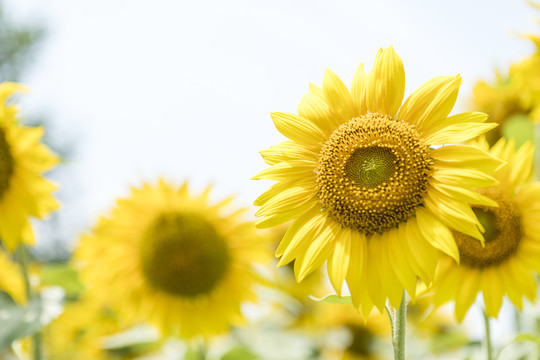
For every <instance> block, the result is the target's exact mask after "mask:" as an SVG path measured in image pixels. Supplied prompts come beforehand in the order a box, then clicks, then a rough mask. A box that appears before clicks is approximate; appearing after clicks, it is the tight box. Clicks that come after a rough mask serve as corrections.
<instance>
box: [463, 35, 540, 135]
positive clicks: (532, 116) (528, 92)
mask: <svg viewBox="0 0 540 360" xmlns="http://www.w3.org/2000/svg"><path fill="white" fill-rule="evenodd" d="M525 37H526V38H527V39H529V40H531V41H532V42H533V43H534V44H535V46H536V51H535V52H534V53H533V54H531V55H530V56H528V57H527V58H525V59H523V60H521V61H517V62H515V63H513V64H512V65H511V66H510V67H509V69H508V70H507V71H504V72H503V71H496V72H495V79H494V81H491V82H487V81H485V80H480V81H478V82H477V83H476V85H475V86H474V88H473V97H472V106H473V107H474V108H475V109H479V110H480V111H484V112H486V113H487V114H489V120H488V121H490V122H494V123H497V124H499V125H501V126H499V127H497V128H495V129H493V130H491V131H489V132H488V133H486V134H485V135H486V137H487V140H488V142H489V144H491V145H493V144H494V143H495V142H497V140H498V139H499V138H501V137H502V136H506V137H508V136H509V135H508V134H510V133H511V132H512V128H511V124H512V122H515V123H517V122H518V121H519V122H524V123H525V124H533V123H538V122H540V37H538V36H536V35H527V36H525ZM523 126H524V124H523V125H521V127H523ZM529 126H532V125H529Z"/></svg>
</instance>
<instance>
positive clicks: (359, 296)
mask: <svg viewBox="0 0 540 360" xmlns="http://www.w3.org/2000/svg"><path fill="white" fill-rule="evenodd" d="M346 231H349V232H350V234H349V236H350V237H351V245H350V246H351V252H350V256H351V258H350V261H349V269H348V271H347V276H346V279H347V284H348V285H349V291H350V292H351V298H352V301H353V304H354V306H355V307H359V306H360V305H361V304H362V303H363V301H364V300H365V298H366V286H365V284H364V281H363V279H364V278H365V272H366V270H365V268H366V262H367V243H366V237H365V235H364V234H360V233H359V232H358V231H352V230H346ZM372 306H373V304H372Z"/></svg>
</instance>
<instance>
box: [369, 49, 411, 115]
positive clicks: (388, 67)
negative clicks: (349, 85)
mask: <svg viewBox="0 0 540 360" xmlns="http://www.w3.org/2000/svg"><path fill="white" fill-rule="evenodd" d="M404 94H405V70H404V68H403V62H402V61H401V59H400V57H399V56H398V55H397V54H396V52H395V51H394V48H393V47H391V46H390V47H388V48H386V49H384V50H382V49H380V50H379V52H378V53H377V56H376V57H375V62H374V63H373V67H372V68H371V71H370V72H369V75H368V84H367V93H366V96H367V106H368V110H369V111H370V112H375V113H379V114H385V115H389V116H391V117H393V116H394V115H395V114H396V113H397V111H398V109H399V107H400V106H401V103H402V102H403V95H404Z"/></svg>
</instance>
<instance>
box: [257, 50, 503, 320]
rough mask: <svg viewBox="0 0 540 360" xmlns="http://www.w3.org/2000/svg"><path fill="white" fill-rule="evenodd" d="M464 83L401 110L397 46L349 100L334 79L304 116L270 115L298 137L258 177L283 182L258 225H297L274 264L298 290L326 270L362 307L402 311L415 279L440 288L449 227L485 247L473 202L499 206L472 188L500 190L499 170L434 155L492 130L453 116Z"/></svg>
mask: <svg viewBox="0 0 540 360" xmlns="http://www.w3.org/2000/svg"><path fill="white" fill-rule="evenodd" d="M460 84H461V78H460V76H459V75H456V76H441V77H437V78H434V79H432V80H430V81H428V82H426V83H425V84H423V85H422V86H421V87H420V88H419V89H418V90H416V91H415V92H414V93H413V94H411V95H410V96H409V98H408V99H407V100H406V101H405V103H404V104H403V105H401V103H402V100H403V95H404V92H405V73H404V69H403V64H402V62H401V59H400V58H399V56H398V55H397V54H396V53H395V52H394V49H393V48H392V47H389V48H386V49H385V50H382V49H381V50H379V52H378V53H377V57H376V59H375V63H374V65H373V67H372V69H371V71H370V72H369V74H366V73H365V72H364V67H363V64H360V66H359V68H358V70H357V71H356V74H355V75H354V78H353V81H352V86H351V90H350V91H349V90H348V89H347V87H346V86H345V84H344V83H343V82H342V81H341V80H340V79H339V78H338V77H337V76H336V75H335V74H334V73H333V72H332V71H330V70H326V72H325V75H324V79H323V86H322V88H319V87H317V86H314V85H310V90H311V92H310V94H307V95H305V96H304V97H303V98H302V100H301V101H300V104H299V106H298V113H299V115H295V114H289V113H272V114H271V116H272V119H273V120H274V124H275V126H276V128H277V129H278V131H280V132H281V133H282V134H283V135H285V136H286V137H288V138H289V139H291V140H289V141H284V142H282V143H280V144H278V145H275V146H272V147H270V148H269V149H267V150H264V151H262V152H261V155H262V157H263V159H264V160H265V162H266V163H268V164H269V165H271V167H270V168H268V169H265V170H263V171H261V172H260V173H258V174H257V175H256V176H254V179H269V180H277V181H278V182H277V183H276V184H274V185H273V186H272V187H271V188H270V189H269V190H267V191H266V192H265V193H263V194H262V195H261V196H260V197H259V198H257V199H256V200H255V205H258V206H261V208H260V209H259V210H258V211H257V213H256V215H257V216H263V218H262V219H260V220H259V221H258V222H257V226H258V227H262V228H265V227H272V226H275V225H278V224H281V223H283V222H286V221H289V220H293V221H292V223H291V226H290V227H289V229H288V230H287V232H286V233H285V235H284V237H283V239H282V241H281V243H280V245H279V247H278V249H277V251H276V255H277V256H280V257H281V259H280V261H279V263H278V265H284V264H287V263H289V262H291V261H292V260H295V264H294V268H295V273H296V276H297V280H298V281H300V280H302V279H303V278H305V277H306V276H307V275H308V274H309V273H311V272H312V271H313V270H314V269H316V268H318V267H319V266H320V265H322V264H323V263H324V262H325V261H326V260H328V273H329V276H330V280H331V282H332V285H333V287H334V289H335V290H336V292H337V293H338V294H341V288H342V283H343V281H344V280H346V281H347V283H348V285H349V289H350V292H351V295H352V300H353V303H354V305H355V306H357V307H359V306H361V307H362V310H363V311H364V314H365V315H366V316H367V314H369V313H370V311H371V308H372V307H373V305H375V306H377V307H378V308H379V310H381V311H383V309H384V306H385V302H386V299H387V298H388V299H389V300H390V302H391V304H392V305H393V306H395V307H399V304H400V302H401V297H402V294H403V289H406V290H407V291H408V293H409V294H410V295H411V296H414V293H415V288H416V281H417V276H419V277H420V278H421V279H423V280H424V281H426V282H427V283H430V282H431V281H432V278H433V275H434V273H435V266H436V261H437V249H439V250H441V251H442V252H444V253H446V254H448V255H450V256H452V257H453V258H455V259H456V260H458V258H459V255H458V250H457V246H456V243H455V241H454V238H453V235H452V232H451V231H450V229H449V227H451V228H453V229H456V230H459V231H462V232H464V233H466V234H468V235H470V236H472V237H474V238H476V239H478V242H479V243H480V242H481V241H483V237H482V233H481V230H480V229H479V227H480V225H479V223H478V221H477V219H476V216H475V214H474V213H473V211H472V210H471V208H470V206H469V205H468V204H469V203H475V204H480V205H492V204H493V201H492V200H491V199H489V198H487V197H485V196H483V195H480V194H478V193H477V192H476V191H474V190H472V189H473V188H477V187H485V186H491V185H494V184H496V181H495V179H493V178H492V177H490V176H489V175H486V173H484V172H483V171H493V170H494V169H496V168H497V167H499V166H500V164H501V162H500V161H499V160H498V159H496V158H494V157H493V156H491V155H489V154H487V153H485V152H483V151H481V150H479V149H476V148H474V147H469V146H461V145H453V146H445V147H441V148H438V149H433V148H432V147H431V145H443V144H448V143H458V142H461V141H464V140H467V139H470V138H473V137H475V136H478V135H479V134H481V133H483V132H485V131H487V130H490V129H492V128H494V127H495V126H496V124H484V123H483V122H484V121H485V120H486V118H487V115H485V114H482V113H463V114H458V115H454V116H451V117H448V114H449V113H450V111H451V109H452V107H453V106H454V103H455V101H456V98H457V94H458V90H459V86H460Z"/></svg>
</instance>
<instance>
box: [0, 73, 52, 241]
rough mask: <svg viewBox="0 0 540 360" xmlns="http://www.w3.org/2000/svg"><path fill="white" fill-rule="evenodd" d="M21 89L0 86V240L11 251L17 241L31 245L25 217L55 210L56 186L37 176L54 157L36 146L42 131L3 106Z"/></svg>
mask: <svg viewBox="0 0 540 360" xmlns="http://www.w3.org/2000/svg"><path fill="white" fill-rule="evenodd" d="M24 90H25V89H24V87H22V86H21V85H18V84H15V83H10V82H4V83H1V84H0V239H1V241H2V242H3V244H4V245H5V246H6V247H7V248H8V249H9V250H11V251H13V250H15V248H16V247H17V245H18V244H19V243H21V242H24V243H26V244H29V245H33V243H34V235H33V232H32V228H31V226H30V222H29V221H28V217H29V216H34V217H36V218H43V217H44V216H46V215H47V214H48V213H49V212H51V211H52V210H55V209H57V208H58V203H57V202H56V200H55V199H54V198H53V196H52V192H53V191H54V190H56V186H55V185H53V184H51V183H50V182H48V181H47V180H45V179H44V178H43V177H42V176H41V174H42V173H43V172H45V171H47V170H50V169H51V168H52V167H53V166H54V165H56V163H57V162H58V158H57V157H56V156H55V155H54V154H53V153H51V151H50V150H49V149H48V148H47V147H46V146H45V145H43V144H41V143H39V140H40V138H41V137H42V136H43V128H42V127H34V128H29V127H25V126H22V125H20V124H19V123H18V120H17V119H16V115H17V108H16V106H14V105H10V104H7V103H6V100H7V98H8V97H10V96H11V95H13V93H15V92H17V91H24Z"/></svg>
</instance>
